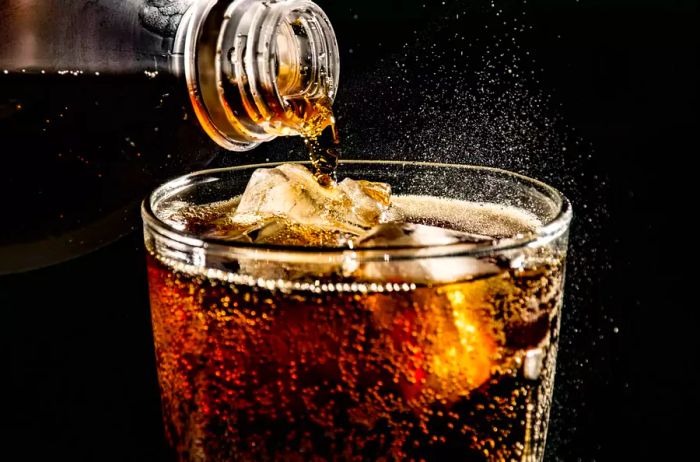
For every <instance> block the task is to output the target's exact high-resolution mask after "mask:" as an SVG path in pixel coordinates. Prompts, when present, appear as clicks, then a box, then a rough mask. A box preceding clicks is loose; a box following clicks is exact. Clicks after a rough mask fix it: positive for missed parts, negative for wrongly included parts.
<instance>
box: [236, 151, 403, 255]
mask: <svg viewBox="0 0 700 462" xmlns="http://www.w3.org/2000/svg"><path fill="white" fill-rule="evenodd" d="M390 198H391V188H390V187H389V185H386V184H383V183H372V182H369V181H355V180H351V179H345V180H343V181H342V182H341V183H339V184H331V185H329V186H322V185H321V184H319V183H318V181H317V180H316V178H315V177H314V175H313V174H312V173H311V172H310V171H309V170H308V169H307V168H306V167H304V166H303V165H299V164H283V165H280V166H278V167H275V168H269V169H258V170H256V171H255V172H254V173H253V175H252V176H251V179H250V182H249V183H248V186H247V187H246V189H245V191H244V193H243V195H242V196H241V199H240V203H239V205H238V208H237V209H236V212H235V214H234V215H233V216H232V217H231V218H230V220H231V224H232V225H236V224H239V223H246V224H251V223H255V222H258V221H260V222H262V221H264V220H266V219H268V218H270V217H276V218H278V219H283V220H282V221H278V222H277V225H279V226H277V228H276V229H277V230H278V232H282V233H283V232H284V231H285V230H284V229H283V228H284V226H282V225H284V224H288V225H294V226H297V225H299V226H303V227H304V229H305V230H307V231H310V230H316V231H318V234H319V235H322V236H327V235H329V234H338V235H345V234H349V235H351V236H358V235H360V234H363V233H364V232H365V231H366V230H367V229H369V228H371V227H373V226H375V225H377V224H378V223H379V222H380V220H381V219H382V216H383V214H384V212H385V211H386V210H387V209H388V208H389V204H390V200H391V199H390ZM312 234H313V233H312ZM266 235H268V236H270V235H271V234H270V233H269V230H268V233H267V234H266ZM280 236H282V234H281V235H280ZM273 240H274V241H275V243H285V244H291V243H289V242H277V241H280V239H277V238H275V239H273ZM295 241H298V239H295ZM256 242H258V241H256ZM261 242H263V241H261ZM265 242H271V241H269V240H268V241H265ZM295 243H296V244H299V245H321V243H319V242H315V241H311V242H305V243H303V242H295Z"/></svg>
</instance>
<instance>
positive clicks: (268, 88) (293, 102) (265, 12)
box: [175, 0, 339, 151]
mask: <svg viewBox="0 0 700 462" xmlns="http://www.w3.org/2000/svg"><path fill="white" fill-rule="evenodd" d="M175 43H176V46H177V44H181V46H182V47H183V48H184V50H183V55H184V66H183V71H184V74H185V77H186V80H187V85H188V89H189V91H190V96H191V100H192V103H193V105H194V109H195V113H196V114H197V117H198V118H199V121H200V123H201V124H202V126H203V127H204V129H205V130H206V131H207V133H208V134H209V135H210V136H211V138H212V139H214V141H216V142H217V143H218V144H219V145H221V146H222V147H224V148H226V149H229V150H236V151H242V150H248V149H251V148H253V147H255V146H256V145H257V144H258V143H260V142H263V141H267V140H270V139H272V138H274V137H276V136H279V135H295V134H300V133H304V130H305V125H304V117H303V114H300V108H302V110H303V108H304V107H305V106H309V105H310V106H309V107H314V105H316V104H317V103H318V102H319V101H322V102H324V103H323V105H328V106H329V105H330V102H332V101H333V99H334V98H335V95H336V91H337V86H338V76H339V61H338V45H337V42H336V40H335V34H334V32H333V28H332V26H331V24H330V21H329V20H328V18H327V16H326V15H325V14H324V13H323V11H322V10H321V9H320V8H319V7H318V6H317V5H316V4H314V3H313V2H310V1H308V0H279V1H263V0H235V1H233V2H230V1H220V0H204V1H200V2H196V3H195V4H193V5H192V7H191V8H190V10H188V12H187V14H186V15H185V17H184V18H183V21H182V24H181V26H180V29H179V31H178V37H177V38H176V41H175Z"/></svg>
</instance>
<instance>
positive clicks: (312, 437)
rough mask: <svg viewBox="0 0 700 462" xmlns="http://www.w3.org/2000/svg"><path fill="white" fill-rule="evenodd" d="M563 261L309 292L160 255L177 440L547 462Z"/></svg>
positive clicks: (240, 448)
mask: <svg viewBox="0 0 700 462" xmlns="http://www.w3.org/2000/svg"><path fill="white" fill-rule="evenodd" d="M562 264H563V263H562V262H561V261H560V260H558V259H556V258H545V259H542V260H541V261H539V262H538V263H533V264H532V265H530V266H529V267H525V268H518V269H511V268H508V265H504V267H503V269H502V271H500V272H498V273H497V274H491V275H488V276H484V277H478V278H475V279H468V280H464V281H460V282H453V283H449V284H440V283H436V284H419V285H416V284H412V283H410V281H403V282H402V281H399V280H396V279H394V280H393V281H392V282H381V281H377V282H374V283H365V282H361V281H353V280H352V279H347V280H338V281H335V282H330V281H329V282H328V283H324V284H322V285H313V284H311V285H310V286H309V285H308V284H307V285H301V286H300V285H298V284H297V285H294V284H287V285H284V284H283V285H279V284H280V281H277V282H275V281H257V282H255V279H252V284H249V283H244V282H241V281H238V280H234V282H233V283H232V282H229V280H230V279H227V280H224V279H226V278H224V279H218V278H212V277H206V276H205V275H203V274H196V273H194V272H190V271H188V270H176V269H175V268H174V267H172V266H170V265H169V264H167V263H164V262H162V261H159V260H158V259H157V258H156V257H154V256H153V255H151V256H149V259H148V273H149V282H150V294H151V307H152V319H153V328H154V335H155V343H156V353H157V362H158V373H159V381H160V385H161V392H162V400H163V403H162V404H163V409H164V419H165V426H166V432H167V435H168V438H169V440H170V443H171V444H172V447H173V448H175V450H176V452H177V454H178V457H179V460H181V461H194V460H197V461H228V460H281V461H282V460H284V461H289V460H292V461H294V460H299V461H307V460H313V461H321V460H358V461H359V460H387V461H388V460H426V461H431V460H435V461H438V460H462V461H529V460H533V461H534V460H538V458H539V457H541V452H542V451H543V446H544V437H545V433H546V425H547V424H546V422H547V414H548V409H549V392H550V390H551V387H552V380H553V373H554V364H555V356H556V340H557V335H558V318H559V308H560V307H559V303H560V293H561V289H562V287H561V284H562ZM533 352H534V353H535V354H536V356H537V358H538V361H536V362H534V363H533V362H532V361H531V357H532V356H533ZM533 364H535V365H536V367H534V368H533Z"/></svg>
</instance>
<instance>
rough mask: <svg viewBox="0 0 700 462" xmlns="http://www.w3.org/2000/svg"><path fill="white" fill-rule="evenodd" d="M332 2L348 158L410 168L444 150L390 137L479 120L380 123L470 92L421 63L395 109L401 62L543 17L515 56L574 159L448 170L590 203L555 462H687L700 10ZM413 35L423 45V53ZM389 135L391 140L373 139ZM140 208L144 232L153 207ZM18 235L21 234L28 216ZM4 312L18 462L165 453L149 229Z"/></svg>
mask: <svg viewBox="0 0 700 462" xmlns="http://www.w3.org/2000/svg"><path fill="white" fill-rule="evenodd" d="M321 3H322V5H323V6H324V8H327V10H328V13H329V16H330V17H331V20H332V21H333V24H334V26H335V27H336V32H337V35H338V37H339V41H340V44H341V48H342V53H343V54H342V61H341V62H342V65H343V75H342V79H343V81H342V82H341V85H342V87H341V90H343V89H345V92H346V93H342V91H341V95H340V96H339V101H338V112H339V116H340V119H341V120H340V124H341V128H345V132H344V134H345V136H346V140H347V144H348V146H349V148H348V149H352V150H353V151H354V152H357V153H365V152H369V151H368V150H369V149H371V150H372V151H371V152H372V153H373V155H376V157H391V156H392V155H393V156H396V155H397V154H395V153H394V154H392V152H389V151H388V148H387V147H386V146H391V147H392V149H394V148H396V147H401V148H402V150H403V151H402V153H400V154H401V155H402V156H405V157H408V158H426V157H431V156H427V155H425V154H424V151H425V150H424V149H423V146H424V144H422V142H420V140H415V139H413V138H411V139H409V140H408V141H406V142H404V143H403V144H400V143H398V142H395V143H393V144H392V142H391V141H392V140H398V139H401V132H402V130H410V128H409V127H411V126H415V127H418V129H417V130H418V132H420V131H421V130H423V131H427V130H428V129H430V133H431V136H435V137H439V136H440V130H443V131H444V132H445V133H447V136H448V137H449V136H451V134H452V133H453V131H450V127H455V126H458V125H459V124H465V127H466V125H468V121H467V122H465V121H464V120H463V119H459V118H457V117H454V118H451V117H450V116H448V117H446V118H445V120H441V121H439V123H437V124H436V123H432V124H431V122H430V121H429V120H427V119H421V117H415V118H411V117H404V118H391V117H380V116H377V115H376V114H380V115H381V113H382V111H389V112H391V113H400V112H401V111H404V112H406V113H409V114H410V110H411V105H412V104H415V107H419V106H420V105H424V104H426V100H425V99H424V98H422V97H421V96H420V95H421V94H422V93H425V92H429V91H430V88H432V87H433V86H434V84H435V83H436V82H440V81H443V82H444V83H445V84H446V85H447V86H450V85H455V83H454V76H450V77H449V78H448V77H446V76H443V75H441V74H440V73H438V74H437V75H432V74H430V73H428V72H426V70H425V66H423V64H424V62H423V61H420V60H418V61H414V60H407V61H406V63H407V64H406V68H404V69H403V70H402V71H401V72H402V75H404V76H408V77H407V78H408V79H409V80H410V79H411V78H413V79H414V80H413V81H412V82H409V83H408V84H409V85H414V87H413V88H414V89H415V94H413V95H409V96H405V95H404V97H403V98H396V97H394V95H393V93H392V91H395V90H396V89H395V87H394V86H393V85H394V84H395V81H391V80H387V79H384V78H377V76H386V75H389V74H396V73H398V72H399V71H398V70H396V69H397V68H396V67H395V62H396V61H397V56H398V57H399V59H398V61H401V57H402V56H405V55H406V53H409V54H410V53H413V52H414V51H415V53H416V54H417V55H421V53H423V54H425V50H426V49H428V50H429V48H426V47H425V44H426V43H428V44H429V43H431V42H435V43H437V44H438V45H437V47H438V49H439V48H440V47H441V46H442V47H443V48H449V49H450V50H451V52H450V53H451V54H448V56H447V57H440V56H437V55H436V56H437V57H435V56H434V57H433V58H432V59H433V60H438V61H439V60H441V59H444V60H447V61H449V62H450V63H452V62H453V60H454V59H456V58H454V54H455V52H454V50H455V49H456V48H455V44H454V43H453V42H451V38H450V37H451V36H454V35H455V33H461V34H464V35H466V36H467V37H468V40H467V42H471V43H476V44H477V45H475V46H474V47H471V48H468V47H465V54H466V56H467V57H466V58H464V59H467V60H469V59H472V58H473V57H474V56H476V55H478V54H479V53H480V51H483V49H480V45H478V43H490V42H491V41H493V40H494V39H493V34H497V35H499V36H501V37H502V36H503V35H504V34H505V33H506V32H508V30H507V28H503V27H501V28H500V29H499V24H502V18H513V17H516V16H517V15H519V14H520V12H521V11H523V10H525V11H526V12H527V15H525V16H524V17H522V19H520V21H522V22H523V23H526V24H527V25H529V26H532V27H531V28H527V29H526V30H525V31H524V32H523V33H521V34H519V36H518V39H517V40H518V43H519V46H520V48H518V49H516V50H514V51H513V50H511V52H512V53H515V54H521V53H524V52H525V51H529V52H530V57H531V58H532V59H534V62H535V64H532V63H530V64H527V63H524V64H523V68H524V69H526V70H528V69H530V68H532V69H536V70H537V72H536V74H535V75H536V78H533V79H530V80H528V81H527V82H526V86H527V88H528V89H529V90H532V91H535V92H536V91H544V92H545V93H549V92H551V93H552V94H553V96H552V99H551V100H549V102H548V103H547V104H548V105H549V106H551V108H552V109H551V111H552V112H553V113H554V112H557V113H558V114H559V115H560V116H561V117H560V118H559V119H558V120H559V121H558V122H557V123H556V124H555V125H554V127H553V128H552V127H548V129H551V130H554V132H557V133H559V132H561V133H570V132H571V130H572V128H573V129H575V132H574V134H570V136H569V137H568V138H567V139H566V140H563V141H561V142H559V141H551V137H550V138H546V137H545V138H546V139H544V140H543V141H542V143H541V144H542V145H544V146H545V147H547V146H555V145H559V144H558V143H561V144H563V145H566V146H567V147H568V149H567V151H566V154H562V153H561V151H560V152H557V153H554V152H551V153H549V154H548V155H551V158H547V157H546V156H545V155H544V154H542V153H540V154H537V153H535V152H534V151H533V153H532V155H531V157H528V155H527V153H523V154H521V155H519V157H518V158H517V159H516V158H511V157H507V156H504V157H499V156H498V155H493V156H490V155H479V154H478V153H477V151H474V152H472V151H469V146H467V145H466V144H465V146H464V149H465V151H464V152H463V153H462V151H459V150H458V149H457V148H455V149H453V150H452V151H450V152H443V153H441V152H436V153H433V154H432V157H436V158H437V159H438V160H447V161H462V162H477V163H491V164H495V165H502V166H506V167H508V168H512V169H515V170H518V171H522V172H524V173H530V174H533V175H536V176H538V177H541V178H545V179H546V180H547V181H549V182H551V183H553V184H554V185H556V186H558V187H560V188H561V189H562V190H563V191H564V192H565V193H566V194H567V195H568V196H569V197H570V198H571V199H572V201H573V202H574V207H575V210H576V221H575V224H574V227H573V230H572V236H573V239H572V248H571V254H572V255H571V260H570V267H569V274H568V286H567V292H568V294H567V301H566V306H565V316H564V319H563V332H562V338H563V339H565V341H564V342H563V344H562V347H561V351H560V356H559V358H560V363H559V369H558V377H557V388H556V391H555V406H554V409H553V414H552V416H553V418H552V425H551V430H550V440H549V448H548V454H547V460H562V461H576V460H581V461H593V460H598V461H606V460H673V459H674V457H673V456H674V455H678V454H681V453H682V451H683V446H684V445H683V437H684V436H685V435H686V433H689V430H684V428H686V427H684V425H683V424H681V422H683V421H684V420H685V419H684V416H686V415H688V414H690V412H691V409H693V408H697V404H698V398H697V394H692V393H688V391H692V390H695V389H697V387H698V381H697V375H696V373H697V358H696V356H695V351H696V350H697V341H696V340H695V338H694V337H693V336H692V335H691V332H692V330H693V329H692V322H693V321H694V319H695V316H694V313H693V310H694V309H695V307H696V305H697V303H695V304H693V303H687V302H686V300H685V298H686V297H687V295H686V294H688V293H689V292H691V291H692V290H693V287H692V281H691V280H690V277H689V276H688V274H690V273H688V269H687V268H686V266H687V261H688V260H689V258H687V257H685V256H684V255H689V252H690V250H689V249H688V244H687V242H686V239H687V237H685V235H686V234H687V232H686V231H684V228H681V230H679V228H678V227H680V226H686V224H685V223H686V222H685V220H686V217H687V216H688V215H689V213H692V209H693V205H692V203H691V200H692V199H694V195H692V193H691V184H692V183H691V182H690V181H688V180H686V178H685V177H686V175H684V174H683V170H688V168H687V167H686V163H687V162H688V161H689V160H690V159H692V157H691V156H694V153H695V151H696V149H693V148H694V145H693V144H691V140H690V137H691V136H694V135H695V131H696V129H697V90H696V88H697V87H696V86H697V57H696V54H697V50H696V37H695V34H694V33H693V32H692V29H693V28H694V25H695V22H696V17H697V15H696V12H697V10H696V6H695V4H694V3H692V2H680V1H677V2H661V1H657V2H651V1H647V2H633V1H616V2H604V1H599V2H593V1H586V0H582V1H581V2H575V1H573V0H572V1H555V0H551V1H549V2H545V1H530V2H528V3H527V4H526V5H525V6H522V5H515V4H510V3H507V4H505V7H504V12H503V13H502V15H498V16H497V15H496V14H495V12H494V11H493V10H492V9H490V7H489V6H488V4H487V3H488V2H486V4H482V3H484V2H476V3H473V2H472V3H468V4H467V2H460V3H461V4H455V3H456V2H447V3H448V4H447V5H446V6H434V7H433V6H431V7H429V8H423V7H422V5H423V3H429V2H425V1H424V2H412V1H409V2H395V1H376V2H353V5H352V7H349V6H347V5H345V4H341V3H339V2H330V1H328V2H321ZM436 3H439V2H436ZM496 3H500V2H496ZM431 5H432V3H431ZM465 10H466V12H467V13H468V14H462V15H461V19H455V18H454V14H453V13H454V12H455V11H465ZM448 13H449V14H448ZM355 14H357V19H354V18H353V15H355ZM448 16H449V17H450V18H453V19H450V20H447V19H444V18H447V17H448ZM517 17H519V18H520V16H517ZM485 24H486V25H489V26H490V28H488V29H485V28H484V27H483V26H484V25H485ZM509 27H510V26H509ZM414 31H418V33H417V34H414ZM477 39H480V40H481V41H477ZM405 42H409V43H412V44H414V45H411V46H410V47H409V51H408V52H407V51H406V49H405V48H402V47H403V44H404V43H405ZM416 43H418V44H422V45H415V44H416ZM414 46H415V48H414ZM350 48H352V49H353V52H352V53H350V51H349V50H350ZM421 50H422V51H421ZM460 56H461V55H460ZM474 61H478V60H474ZM433 62H434V61H433ZM454 62H457V63H460V61H454ZM470 62H472V61H470ZM477 67H478V66H477ZM540 68H541V69H543V70H542V71H540V70H539V69H540ZM370 77H371V78H370ZM441 79H443V80H441ZM470 79H476V77H475V76H474V75H473V74H469V72H467V71H465V72H464V82H461V84H463V85H464V86H465V87H467V88H469V87H470V86H471V84H472V83H474V84H475V82H476V80H473V81H472V80H470ZM396 85H398V84H396ZM420 85H424V86H420ZM504 85H505V86H507V85H508V82H505V83H504ZM363 99H366V100H367V101H362V100H363ZM358 101H359V102H358ZM559 104H561V106H559ZM438 106H439V105H438ZM449 110H450V103H449V101H448V102H447V103H446V104H445V111H447V112H446V114H449ZM363 111H367V112H363ZM373 114H374V115H373ZM353 121H356V122H353ZM382 121H383V124H384V125H382ZM421 124H424V125H421ZM436 125H437V126H438V129H436V128H435V126H436ZM440 127H442V128H440ZM467 128H468V127H466V128H465V130H466V129H467ZM543 130H545V128H543ZM378 133H379V134H381V133H384V135H383V136H384V137H385V138H384V139H385V140H386V146H384V145H382V144H381V143H379V142H378V141H376V140H377V139H378V138H377V134H378ZM88 136H89V135H88ZM577 139H578V140H580V142H579V143H578V144H577V143H576V142H575V141H576V140H577ZM547 140H549V141H547ZM467 142H468V140H467ZM503 145H504V143H503V142H500V144H499V143H496V144H495V146H496V147H495V148H494V149H498V147H499V146H503ZM590 146H592V147H590ZM291 149H293V150H294V151H293V154H291V156H292V157H294V158H295V159H296V158H299V157H300V154H299V152H300V143H298V142H297V141H279V142H275V143H271V145H270V146H266V147H263V148H261V149H259V150H257V151H256V152H253V153H250V154H246V155H243V156H240V157H236V156H237V155H235V154H233V155H231V154H223V155H220V156H219V158H218V160H217V161H216V163H217V164H220V165H224V164H231V163H242V162H251V161H262V160H264V159H266V158H267V159H278V158H285V157H287V156H290V154H289V151H290V150H291ZM375 153H376V154H375ZM486 154H488V153H486ZM368 155H369V154H368ZM368 155H363V157H367V156H368ZM358 156H359V154H358ZM689 173H690V172H688V174H689ZM154 186H155V185H154ZM4 199H5V200H17V199H16V198H12V197H10V198H7V197H6V198H4ZM131 213H132V214H131V216H130V220H132V221H133V226H135V227H137V228H138V227H139V226H140V222H139V217H138V214H137V213H136V211H135V210H133V211H132V212H131ZM3 226H4V227H7V226H9V227H12V226H13V223H12V219H11V217H5V218H4V219H3ZM688 285H690V287H688ZM0 307H1V308H2V321H1V322H0V351H2V353H1V354H2V360H3V363H4V366H3V368H2V370H3V373H2V381H3V383H4V384H5V385H8V387H7V388H6V391H4V392H3V398H2V404H1V409H2V420H1V422H2V423H1V424H0V425H2V429H1V430H0V440H5V442H3V444H2V446H3V448H4V449H3V450H4V451H8V450H9V449H8V448H13V447H14V448H15V449H16V450H17V451H19V453H21V454H24V455H23V456H22V457H19V458H18V459H17V460H46V456H47V454H52V455H54V456H55V457H54V458H56V459H63V458H70V459H72V460H123V461H130V460H159V459H160V458H162V455H163V435H162V430H161V423H160V416H159V407H158V406H159V403H158V391H157V384H156V377H155V364H154V360H153V348H152V339H151V337H150V335H151V334H150V322H149V313H148V301H147V287H146V278H145V263H144V257H143V249H142V245H141V235H140V233H139V232H134V233H132V234H130V235H128V236H126V237H124V238H122V239H121V240H119V241H117V242H115V243H114V244H112V245H110V246H107V247H104V248H102V249H101V250H98V251H96V252H94V253H91V254H88V255H85V256H82V257H80V258H77V259H74V260H72V261H69V262H67V263H64V264H61V265H58V266H54V267H50V268H46V269H42V270H36V271H33V272H29V273H23V274H16V275H10V276H6V277H4V278H3V279H0ZM686 394H687V395H688V396H687V397H686V396H685V395H686ZM661 451H666V452H665V455H664V456H663V457H662V456H661V454H664V453H663V452H661ZM13 452H15V451H13ZM15 453H17V452H15ZM676 453H677V454H676ZM10 460H12V459H10Z"/></svg>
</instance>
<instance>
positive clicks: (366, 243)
mask: <svg viewBox="0 0 700 462" xmlns="http://www.w3.org/2000/svg"><path fill="white" fill-rule="evenodd" d="M491 241H492V239H490V238H488V237H486V236H480V235H474V234H470V233H463V232H460V231H454V230H449V229H444V228H439V227H435V226H426V225H418V224H412V223H385V224H381V225H378V226H376V227H375V228H373V229H371V230H370V231H368V232H367V233H365V234H364V235H362V236H360V237H358V238H355V239H353V240H352V241H351V245H352V247H353V248H356V249H358V250H361V249H363V248H388V247H416V250H415V251H414V252H413V253H411V254H410V255H408V256H402V257H401V258H396V256H394V257H393V258H392V257H391V256H386V254H385V256H378V258H377V260H378V261H365V262H362V261H360V262H359V263H358V264H356V265H346V274H347V275H352V276H353V277H356V278H359V279H360V280H368V281H381V282H413V283H428V284H429V283H447V282H456V281H462V280H466V279H470V278H473V277H476V276H482V275H486V274H495V273H498V272H499V271H500V268H499V267H498V266H497V265H496V264H495V263H493V262H491V261H488V260H485V259H479V258H475V257H467V256H449V255H448V256H435V257H429V255H430V249H428V248H427V247H433V246H443V245H450V244H458V243H467V244H475V245H476V244H477V243H480V242H481V243H483V242H491ZM379 257H381V258H379ZM359 260H361V258H360V259H359Z"/></svg>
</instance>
